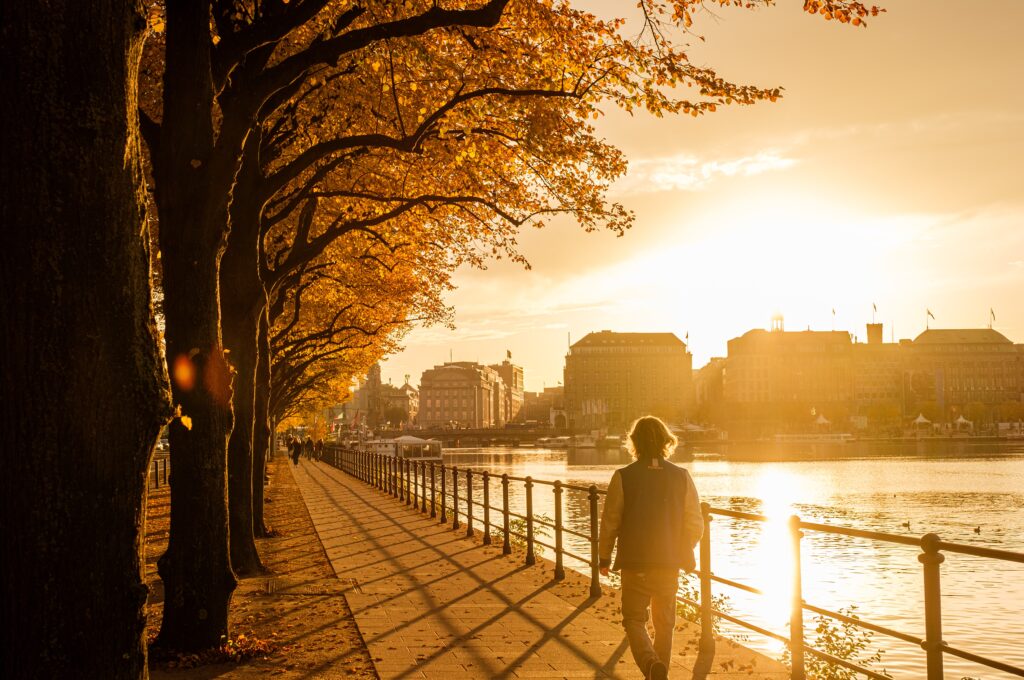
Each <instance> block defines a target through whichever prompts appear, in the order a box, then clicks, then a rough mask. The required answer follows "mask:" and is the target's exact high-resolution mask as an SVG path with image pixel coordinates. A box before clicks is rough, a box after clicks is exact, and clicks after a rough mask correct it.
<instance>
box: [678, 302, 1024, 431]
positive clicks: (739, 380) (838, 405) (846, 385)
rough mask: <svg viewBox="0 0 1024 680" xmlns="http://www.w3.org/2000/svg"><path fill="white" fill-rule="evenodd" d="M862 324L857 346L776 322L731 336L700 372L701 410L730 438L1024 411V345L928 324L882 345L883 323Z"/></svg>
mask: <svg viewBox="0 0 1024 680" xmlns="http://www.w3.org/2000/svg"><path fill="white" fill-rule="evenodd" d="M867 330H868V333H867V337H868V342H866V343H856V342H854V341H853V338H852V337H851V336H850V334H849V333H847V332H845V331H799V332H787V331H785V330H783V328H782V325H781V322H780V323H778V324H776V325H773V329H772V330H771V331H765V330H760V329H758V330H752V331H749V332H747V333H745V334H744V335H743V336H741V337H739V338H734V339H733V340H730V341H729V353H728V356H727V357H726V359H725V360H724V362H712V363H711V364H709V365H708V366H707V367H705V368H704V369H701V372H698V376H700V377H699V378H698V380H697V383H698V389H699V391H700V393H699V394H698V397H697V399H698V403H700V404H701V408H702V412H704V413H709V414H712V418H713V420H714V421H715V424H717V425H720V426H722V427H725V428H726V429H728V430H729V431H730V434H733V435H736V436H763V435H768V434H775V433H780V432H805V431H809V430H813V429H815V428H817V427H820V426H821V425H822V424H825V423H827V424H829V425H837V426H840V427H842V428H843V429H844V430H845V429H849V428H850V427H851V426H853V427H861V428H878V429H885V428H893V427H898V426H899V425H900V424H901V423H905V422H906V421H907V419H910V418H914V417H917V416H918V415H924V416H925V417H926V418H927V419H929V420H931V421H933V422H945V423H950V422H953V421H955V420H956V419H957V418H959V417H960V416H964V417H965V418H966V419H968V420H970V421H972V422H978V423H979V424H984V423H990V422H994V421H999V420H1016V419H1018V418H1020V417H1022V415H1024V345H1020V344H1016V345H1015V344H1014V343H1013V342H1011V341H1010V340H1009V339H1007V338H1006V337H1005V336H1003V335H1002V334H1001V333H998V332H997V331H995V330H992V329H930V330H926V331H924V332H923V333H921V334H920V335H918V336H917V337H916V338H915V339H913V340H901V341H899V342H898V343H886V342H884V341H883V337H882V326H881V324H869V325H868V329H867ZM705 370H706V375H701V373H702V372H705ZM719 371H720V373H721V380H722V390H721V397H720V403H718V404H715V393H714V390H713V385H714V382H713V381H714V378H715V376H716V374H717V373H718V372H719Z"/></svg>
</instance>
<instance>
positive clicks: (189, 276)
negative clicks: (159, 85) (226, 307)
mask: <svg viewBox="0 0 1024 680" xmlns="http://www.w3.org/2000/svg"><path fill="white" fill-rule="evenodd" d="M209 22H210V17H209V7H208V5H207V4H206V3H170V4H168V6H167V49H166V62H165V63H166V70H165V72H164V110H163V122H162V126H161V129H160V135H159V143H158V145H157V148H156V149H154V150H153V158H154V163H153V167H154V175H155V179H156V202H157V209H158V211H159V215H160V251H161V254H162V256H163V257H162V263H163V285H164V310H165V313H166V318H167V331H166V334H165V337H166V340H167V361H168V366H169V367H170V369H171V383H172V389H173V397H174V403H175V404H176V405H178V406H179V407H180V408H181V414H182V416H184V418H182V419H179V420H176V421H175V422H174V423H173V424H172V425H171V428H170V431H169V439H170V444H171V468H172V470H173V474H172V476H171V528H170V540H169V543H168V547H167V552H166V553H165V554H164V555H163V556H162V557H161V558H160V561H159V564H158V566H159V572H160V578H161V579H162V580H163V584H164V614H163V623H162V626H161V629H160V635H159V638H158V644H159V645H160V646H163V647H166V648H170V649H176V650H181V651H196V650H200V649H204V648H208V647H213V646H215V645H217V644H218V643H219V642H220V639H221V637H222V636H224V635H227V634H228V607H229V604H230V601H231V594H232V592H233V591H234V589H235V585H236V580H235V576H234V573H233V572H232V569H231V561H230V555H229V550H228V543H229V536H228V507H227V474H226V469H227V437H228V434H229V433H230V431H231V375H230V370H229V368H228V365H227V362H226V360H225V357H224V353H223V347H222V343H221V327H220V279H219V271H218V270H219V266H220V258H221V255H222V254H223V249H224V239H225V238H226V236H227V231H228V213H227V209H228V208H227V206H228V201H229V198H230V192H231V185H232V182H233V180H234V175H235V168H236V167H237V158H238V154H239V153H240V152H236V151H235V150H234V149H233V148H232V144H231V143H230V142H229V141H225V140H230V139H231V138H232V132H231V131H230V130H226V129H225V124H224V123H222V126H221V129H220V130H219V136H218V145H217V147H216V148H215V147H214V133H213V126H214V122H213V111H214V105H213V86H212V81H211V75H210V53H209V49H210V37H209V33H210V29H209ZM185 418H187V419H188V420H187V421H186V420H185Z"/></svg>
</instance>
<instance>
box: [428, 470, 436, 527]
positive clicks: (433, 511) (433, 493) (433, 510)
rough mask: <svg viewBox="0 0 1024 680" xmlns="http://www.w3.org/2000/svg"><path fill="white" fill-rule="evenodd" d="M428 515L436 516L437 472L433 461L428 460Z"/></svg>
mask: <svg viewBox="0 0 1024 680" xmlns="http://www.w3.org/2000/svg"><path fill="white" fill-rule="evenodd" d="M430 517H431V519H433V518H435V517H437V474H436V473H435V470H434V461H430Z"/></svg>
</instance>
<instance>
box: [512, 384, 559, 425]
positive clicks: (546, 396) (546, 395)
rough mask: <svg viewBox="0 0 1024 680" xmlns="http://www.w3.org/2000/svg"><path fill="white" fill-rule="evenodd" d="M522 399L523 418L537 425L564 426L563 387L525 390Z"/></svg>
mask: <svg viewBox="0 0 1024 680" xmlns="http://www.w3.org/2000/svg"><path fill="white" fill-rule="evenodd" d="M523 396H524V400H523V420H524V421H525V422H527V423H536V424H537V425H541V426H546V425H550V426H551V427H555V428H558V429H563V428H565V426H566V418H565V388H564V387H562V386H561V385H559V386H558V387H545V388H544V390H543V391H542V392H526V393H524V395H523Z"/></svg>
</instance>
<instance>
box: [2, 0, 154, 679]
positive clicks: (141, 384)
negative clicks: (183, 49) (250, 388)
mask: <svg viewBox="0 0 1024 680" xmlns="http://www.w3.org/2000/svg"><path fill="white" fill-rule="evenodd" d="M3 14H4V17H3V23H2V28H0V50H2V57H3V58H2V60H3V63H5V64H9V65H12V67H11V68H5V73H4V82H5V91H4V96H3V98H2V100H0V129H2V130H3V132H2V135H3V141H2V148H3V154H2V155H0V185H2V186H3V187H4V200H3V202H2V207H0V224H3V230H2V234H3V236H2V243H0V290H2V291H3V293H2V296H3V297H2V300H3V301H2V303H0V328H3V332H2V334H0V404H2V407H0V465H2V470H3V473H2V475H0V479H2V481H0V554H2V555H3V558H2V559H0V620H3V621H4V622H5V624H6V625H4V626H3V630H2V632H0V659H3V662H2V663H3V672H2V674H3V676H4V677H5V678H40V677H49V678H56V677H68V678H70V677H76V678H132V679H137V678H145V677H147V670H146V646H145V639H144V637H143V634H144V626H145V608H144V607H145V601H146V592H147V591H146V587H145V584H144V581H143V568H142V558H141V554H140V548H141V544H142V529H143V521H144V516H145V515H144V512H143V502H144V499H145V489H146V481H147V475H146V472H147V468H148V465H149V460H150V457H151V454H152V450H153V445H154V444H155V442H156V438H157V436H158V434H159V431H160V427H161V425H162V424H163V423H164V422H166V420H167V418H168V417H169V416H170V405H169V403H168V399H167V376H166V374H165V373H164V370H163V361H162V358H161V356H160V351H159V345H158V341H157V332H156V327H155V325H154V323H153V309H152V304H151V296H150V268H149V263H150V259H149V231H148V228H147V226H146V221H145V216H144V201H143V184H142V172H141V167H140V158H141V157H140V149H139V143H140V142H139V136H138V118H137V114H136V110H137V101H136V80H137V68H138V62H139V58H140V55H141V49H142V40H143V35H144V29H145V26H146V20H145V16H144V14H143V11H142V6H141V4H139V3H136V2H130V1H127V0H97V2H92V3H80V2H77V1H71V0H65V1H63V2H61V1H59V0H57V1H55V2H50V3H46V4H43V5H40V4H39V3H20V2H15V3H7V4H5V6H4V10H3ZM15 65H16V66H15Z"/></svg>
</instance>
